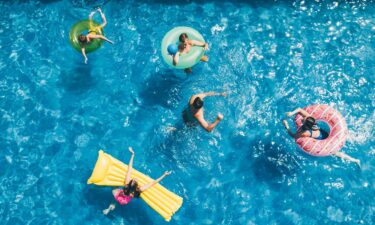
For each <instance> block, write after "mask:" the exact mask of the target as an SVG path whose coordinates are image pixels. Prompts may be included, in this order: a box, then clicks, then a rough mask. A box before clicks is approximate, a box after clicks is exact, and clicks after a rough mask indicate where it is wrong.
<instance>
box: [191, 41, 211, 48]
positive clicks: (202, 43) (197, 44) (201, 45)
mask: <svg viewBox="0 0 375 225" xmlns="http://www.w3.org/2000/svg"><path fill="white" fill-rule="evenodd" d="M191 43H192V44H193V45H194V46H200V47H203V49H204V50H208V44H207V43H205V42H201V41H196V40H191Z"/></svg>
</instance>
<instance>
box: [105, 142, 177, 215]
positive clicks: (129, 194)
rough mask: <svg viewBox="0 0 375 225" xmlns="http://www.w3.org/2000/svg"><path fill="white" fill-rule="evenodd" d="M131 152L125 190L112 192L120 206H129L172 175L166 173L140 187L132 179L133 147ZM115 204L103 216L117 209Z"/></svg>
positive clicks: (130, 149)
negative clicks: (132, 201)
mask: <svg viewBox="0 0 375 225" xmlns="http://www.w3.org/2000/svg"><path fill="white" fill-rule="evenodd" d="M129 152H130V153H131V154H132V156H131V157H130V161H129V167H128V171H127V173H126V177H125V183H124V188H122V189H120V188H117V189H114V190H113V191H112V194H113V196H114V197H115V200H116V201H117V202H118V203H119V204H120V205H126V204H128V203H129V202H130V201H131V200H132V199H133V198H139V197H140V195H141V193H142V192H144V191H146V190H147V189H149V188H151V187H152V186H154V185H155V184H157V183H159V182H160V181H161V180H162V179H163V178H164V177H166V176H168V175H170V174H171V172H170V171H166V172H164V174H163V175H162V176H161V177H159V178H158V179H157V180H154V181H152V182H150V183H148V184H145V185H142V186H138V181H137V179H130V177H131V172H132V169H133V159H134V151H133V149H132V147H129ZM115 207H116V206H115V204H114V203H112V204H110V205H109V207H108V208H107V209H104V210H103V214H104V215H107V214H108V213H109V212H110V211H111V210H114V209H115Z"/></svg>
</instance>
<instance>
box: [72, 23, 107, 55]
mask: <svg viewBox="0 0 375 225" xmlns="http://www.w3.org/2000/svg"><path fill="white" fill-rule="evenodd" d="M90 23H91V27H90ZM90 28H91V30H94V31H95V32H96V33H97V34H101V35H103V28H102V27H101V26H100V24H99V23H97V22H95V21H90V20H82V21H80V22H78V23H76V24H74V26H73V27H72V29H71V30H70V32H69V40H70V44H72V46H73V48H74V49H75V50H77V51H78V52H81V48H82V45H81V43H80V42H79V40H78V37H79V35H81V34H84V35H86V34H87V33H88V32H89V30H90ZM102 43H103V40H101V39H92V40H90V42H89V43H87V44H85V45H84V48H85V51H86V53H90V52H93V51H95V50H96V49H98V48H100V46H102Z"/></svg>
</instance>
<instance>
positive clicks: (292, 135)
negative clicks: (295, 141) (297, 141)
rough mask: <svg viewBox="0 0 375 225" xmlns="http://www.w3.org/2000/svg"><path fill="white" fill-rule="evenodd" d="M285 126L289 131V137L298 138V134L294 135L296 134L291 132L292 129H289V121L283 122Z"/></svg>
mask: <svg viewBox="0 0 375 225" xmlns="http://www.w3.org/2000/svg"><path fill="white" fill-rule="evenodd" d="M283 124H284V127H285V129H286V130H287V131H288V134H289V136H291V137H292V138H296V134H294V133H293V132H292V131H291V130H290V128H289V124H288V121H286V120H283Z"/></svg>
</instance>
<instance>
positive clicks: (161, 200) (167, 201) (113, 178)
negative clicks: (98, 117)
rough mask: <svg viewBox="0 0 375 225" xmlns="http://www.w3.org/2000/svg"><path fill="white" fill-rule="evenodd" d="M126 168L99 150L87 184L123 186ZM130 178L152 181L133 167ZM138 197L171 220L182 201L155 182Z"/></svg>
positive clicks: (143, 181) (141, 183)
mask: <svg viewBox="0 0 375 225" xmlns="http://www.w3.org/2000/svg"><path fill="white" fill-rule="evenodd" d="M127 170H128V166H127V165H126V164H124V163H123V162H121V161H119V160H117V159H115V158H113V157H112V156H111V155H109V154H107V153H104V152H103V151H102V150H100V151H99V156H98V159H97V161H96V164H95V167H94V170H93V172H92V174H91V177H90V178H89V179H88V181H87V184H96V185H100V186H124V181H125V174H126V172H127ZM131 178H132V179H133V178H136V179H137V180H138V183H139V184H140V185H144V184H146V183H149V182H152V181H153V179H151V178H150V177H148V176H146V175H144V174H142V173H140V172H138V171H137V170H135V169H133V170H132V175H131ZM140 197H141V198H142V199H143V200H144V201H145V202H146V203H147V204H148V205H149V206H150V207H151V208H153V209H154V210H155V211H156V212H157V213H159V214H160V215H161V216H162V217H163V218H164V219H165V220H166V221H170V220H171V217H172V216H173V214H174V213H175V212H176V211H177V210H178V209H179V208H180V207H181V205H182V202H183V199H182V198H181V197H180V196H178V195H176V194H175V193H173V192H171V191H169V190H167V189H166V188H165V187H163V186H162V185H160V184H156V185H154V186H153V187H152V188H150V189H148V190H146V191H144V192H142V193H141V196H140Z"/></svg>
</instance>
